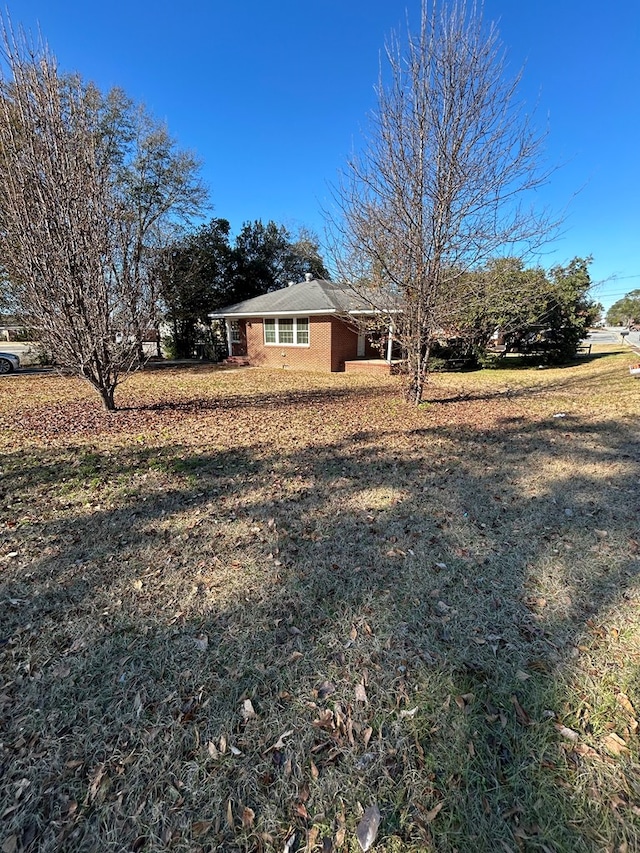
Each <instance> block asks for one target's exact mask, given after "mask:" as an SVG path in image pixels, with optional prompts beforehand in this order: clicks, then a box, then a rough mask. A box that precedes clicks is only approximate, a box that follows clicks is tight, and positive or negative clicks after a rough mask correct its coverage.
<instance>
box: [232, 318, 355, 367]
mask: <svg viewBox="0 0 640 853" xmlns="http://www.w3.org/2000/svg"><path fill="white" fill-rule="evenodd" d="M334 322H336V321H335V319H334V318H332V317H330V316H319V317H313V316H312V317H309V346H306V347H305V346H287V345H284V346H283V345H282V344H268V345H265V343H264V329H263V325H262V318H261V317H254V318H251V319H250V320H247V324H246V332H247V356H248V358H249V361H250V362H251V364H252V365H254V366H255V367H285V368H289V369H292V370H319V371H330V370H332V369H339V370H344V365H343V366H342V367H340V368H332V364H333V359H332V347H331V334H332V328H333V323H334ZM353 352H354V357H355V344H354V349H353Z"/></svg>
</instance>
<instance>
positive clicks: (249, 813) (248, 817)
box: [242, 806, 256, 829]
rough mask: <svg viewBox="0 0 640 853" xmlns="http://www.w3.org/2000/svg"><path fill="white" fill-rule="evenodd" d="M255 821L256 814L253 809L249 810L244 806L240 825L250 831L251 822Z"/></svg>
mask: <svg viewBox="0 0 640 853" xmlns="http://www.w3.org/2000/svg"><path fill="white" fill-rule="evenodd" d="M255 819H256V813H255V812H254V810H253V809H250V808H249V806H245V807H244V808H243V809H242V825H243V827H244V828H245V829H251V827H252V826H253V822H254V821H255Z"/></svg>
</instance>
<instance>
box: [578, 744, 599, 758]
mask: <svg viewBox="0 0 640 853" xmlns="http://www.w3.org/2000/svg"><path fill="white" fill-rule="evenodd" d="M573 751H574V752H577V753H578V755H586V756H588V757H589V758H594V757H595V756H596V755H597V754H598V753H597V752H596V750H595V749H594V748H593V747H591V746H587V744H586V743H577V744H576V745H575V747H574V750H573Z"/></svg>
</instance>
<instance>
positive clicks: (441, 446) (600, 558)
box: [0, 351, 640, 853]
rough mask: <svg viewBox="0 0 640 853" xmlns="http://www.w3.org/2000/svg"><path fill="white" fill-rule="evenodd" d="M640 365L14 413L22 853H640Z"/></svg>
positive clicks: (324, 381) (3, 607)
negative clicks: (372, 829)
mask: <svg viewBox="0 0 640 853" xmlns="http://www.w3.org/2000/svg"><path fill="white" fill-rule="evenodd" d="M630 358H631V356H630V355H629V354H628V353H626V354H619V353H616V352H615V351H611V352H609V353H606V354H604V355H603V357H601V358H598V359H594V360H592V361H584V362H581V363H580V364H576V365H573V366H570V367H567V368H563V369H554V370H540V371H538V370H516V371H505V370H496V371H485V372H482V373H475V374H457V375H439V376H437V377H436V378H435V379H434V380H433V383H432V385H431V386H430V388H429V393H428V395H427V396H428V398H429V399H428V402H427V403H426V404H425V405H423V406H422V407H421V408H420V409H419V410H418V411H415V410H413V409H411V408H410V407H407V406H406V405H405V404H404V403H403V402H402V398H401V394H400V388H399V385H398V380H397V379H395V378H379V377H376V378H367V377H363V376H344V375H343V376H340V375H333V376H320V375H311V374H309V375H302V374H300V375H295V374H291V373H286V372H275V371H274V372H268V371H258V370H244V371H236V372H222V371H216V370H213V369H210V368H206V367H202V368H197V369H192V370H187V371H162V372H157V373H146V372H145V373H143V374H140V375H137V376H135V377H134V378H132V379H131V381H130V382H129V383H128V384H127V385H125V386H124V387H123V388H122V391H121V395H120V404H121V405H122V406H123V407H124V408H123V409H122V410H121V411H119V412H117V413H116V414H115V415H112V416H110V415H107V414H106V413H103V412H102V411H101V410H100V408H99V406H98V404H97V402H96V400H95V399H94V397H93V396H92V394H91V392H90V391H89V390H87V389H85V387H84V386H82V385H79V384H78V383H76V382H74V381H71V380H63V379H59V378H56V377H37V376H22V377H20V376H15V377H10V378H9V379H8V380H7V381H6V382H3V383H2V387H1V388H0V394H2V396H1V397H0V449H1V450H2V461H1V468H2V480H1V481H0V490H1V494H0V502H1V503H0V506H1V507H2V515H1V519H2V526H1V527H0V642H1V643H2V645H1V646H0V676H1V678H2V682H1V685H0V720H1V723H2V729H1V731H2V734H1V744H0V767H1V773H0V816H2V821H1V823H0V826H1V827H2V828H1V829H0V849H2V851H3V853H12V851H21V850H32V851H35V850H38V851H45V853H46V852H47V851H54V850H56V851H57V850H69V851H93V850H100V851H121V850H145V851H152V850H158V851H159V850H174V851H198V850H202V851H209V850H211V851H213V850H229V851H231V850H246V851H254V850H255V851H263V850H264V851H272V850H273V851H282V850H287V851H288V853H292V851H295V850H308V851H320V850H323V851H330V850H336V851H338V850H345V851H347V850H348V851H355V850H357V849H359V848H358V845H357V841H356V838H355V829H356V826H357V824H358V821H359V820H360V817H361V816H362V813H363V810H364V809H365V808H366V807H367V806H368V805H370V804H371V803H373V802H376V803H377V804H378V806H379V808H380V811H381V814H382V823H381V825H380V830H379V832H378V838H377V842H376V844H375V847H374V849H375V850H376V851H386V853H392V851H396V853H400V852H401V851H451V853H453V851H455V850H457V851H460V853H463V851H467V850H476V851H487V853H493V851H496V850H512V851H551V850H552V851H556V853H561V852H562V851H567V853H573V851H592V850H603V851H610V853H624V851H637V850H640V842H639V841H638V838H639V837H640V773H639V768H638V761H639V751H638V733H637V727H638V723H637V714H638V709H639V708H640V675H639V673H640V668H639V666H640V632H639V622H638V612H639V611H638V604H639V597H640V584H639V582H638V573H639V570H640V560H639V557H640V545H639V542H638V523H637V518H638V512H639V510H640V507H639V506H638V488H637V483H638V475H639V473H640V471H639V467H638V459H639V451H638V438H639V436H638V422H637V411H638V402H639V398H640V383H639V382H637V381H635V380H633V379H631V378H630V377H629V375H628V372H627V370H626V365H627V363H628V362H629V361H630ZM293 835H295V838H294V839H293V840H292V838H293Z"/></svg>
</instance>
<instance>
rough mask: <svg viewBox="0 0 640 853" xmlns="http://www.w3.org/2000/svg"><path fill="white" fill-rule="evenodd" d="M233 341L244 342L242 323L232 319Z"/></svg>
mask: <svg viewBox="0 0 640 853" xmlns="http://www.w3.org/2000/svg"><path fill="white" fill-rule="evenodd" d="M231 343H232V344H239V343H242V339H241V338H240V323H239V322H238V321H237V320H232V321H231Z"/></svg>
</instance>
